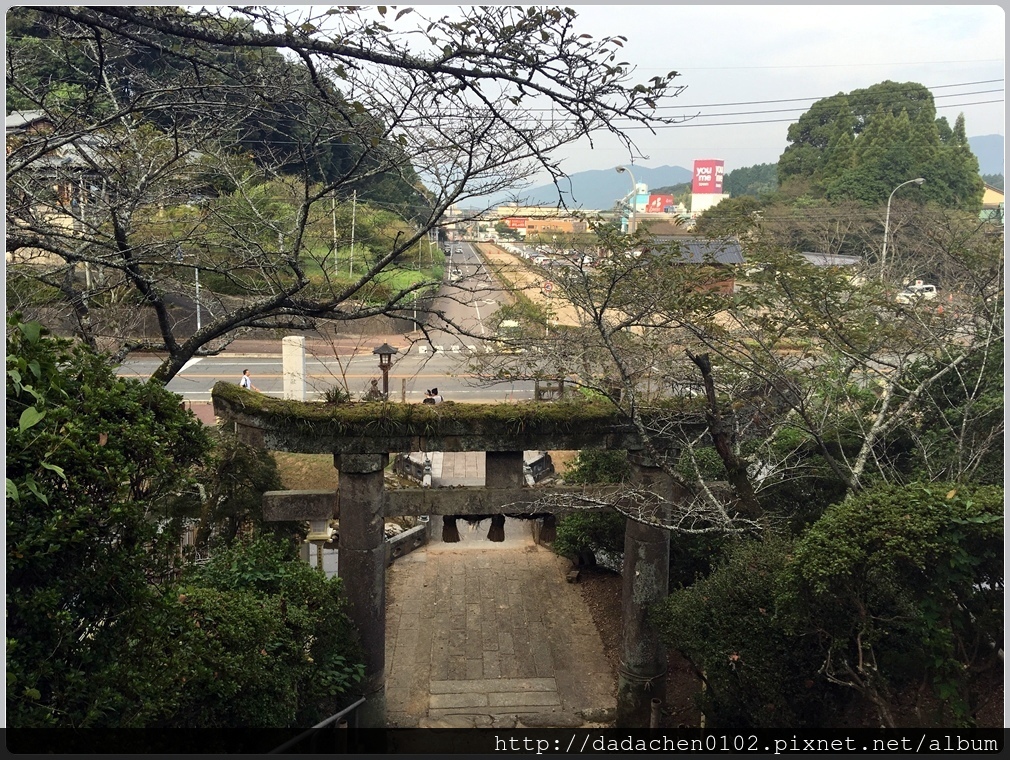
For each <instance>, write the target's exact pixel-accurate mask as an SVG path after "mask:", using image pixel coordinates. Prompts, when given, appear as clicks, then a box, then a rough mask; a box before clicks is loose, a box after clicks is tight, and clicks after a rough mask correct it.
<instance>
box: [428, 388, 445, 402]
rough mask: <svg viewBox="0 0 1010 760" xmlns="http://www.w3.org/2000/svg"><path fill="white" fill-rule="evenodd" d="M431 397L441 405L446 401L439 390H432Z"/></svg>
mask: <svg viewBox="0 0 1010 760" xmlns="http://www.w3.org/2000/svg"><path fill="white" fill-rule="evenodd" d="M431 397H432V398H433V399H434V400H435V403H436V404H441V403H442V402H443V401H444V400H445V399H443V398H442V394H441V393H439V392H438V388H432V389H431Z"/></svg>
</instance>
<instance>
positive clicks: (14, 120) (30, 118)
mask: <svg viewBox="0 0 1010 760" xmlns="http://www.w3.org/2000/svg"><path fill="white" fill-rule="evenodd" d="M49 120H50V119H49V114H47V113H46V112H45V111H11V112H10V113H9V114H7V118H6V119H5V126H6V129H7V131H8V132H21V131H22V130H25V129H27V128H28V127H30V126H31V125H32V124H35V123H37V122H40V121H49Z"/></svg>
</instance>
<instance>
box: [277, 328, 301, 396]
mask: <svg viewBox="0 0 1010 760" xmlns="http://www.w3.org/2000/svg"><path fill="white" fill-rule="evenodd" d="M281 353H282V360H283V368H284V398H286V399H289V400H291V401H304V400H305V337H304V336H303V335H289V336H287V337H286V338H284V340H282V341H281Z"/></svg>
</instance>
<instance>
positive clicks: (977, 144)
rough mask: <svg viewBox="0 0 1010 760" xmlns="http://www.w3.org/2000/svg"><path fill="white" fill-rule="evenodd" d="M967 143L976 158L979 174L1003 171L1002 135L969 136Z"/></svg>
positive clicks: (1000, 172)
mask: <svg viewBox="0 0 1010 760" xmlns="http://www.w3.org/2000/svg"><path fill="white" fill-rule="evenodd" d="M968 145H969V147H970V148H971V152H972V153H974V154H975V157H976V158H978V171H979V174H1002V173H1003V135H980V136H979V137H969V138H968Z"/></svg>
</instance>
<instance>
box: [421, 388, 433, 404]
mask: <svg viewBox="0 0 1010 760" xmlns="http://www.w3.org/2000/svg"><path fill="white" fill-rule="evenodd" d="M421 403H422V404H434V403H435V399H434V398H432V396H431V391H429V390H428V389H427V388H425V390H424V400H423V401H422V402H421Z"/></svg>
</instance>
